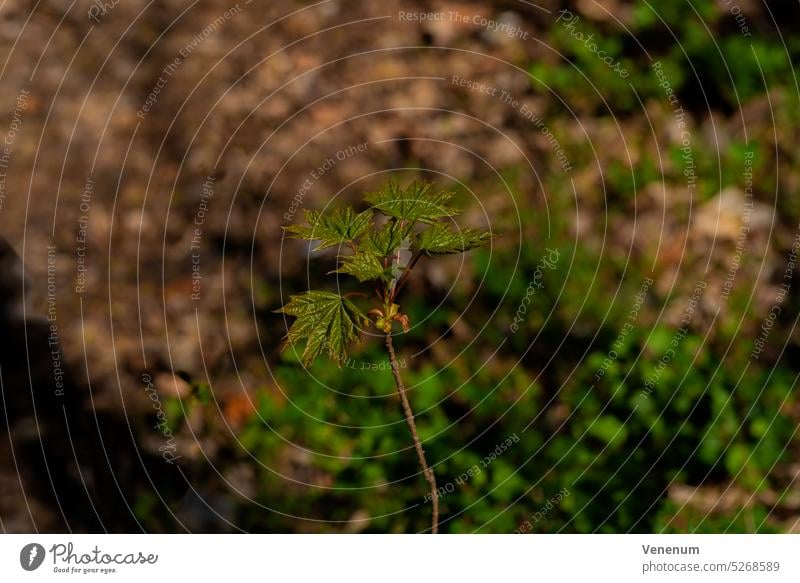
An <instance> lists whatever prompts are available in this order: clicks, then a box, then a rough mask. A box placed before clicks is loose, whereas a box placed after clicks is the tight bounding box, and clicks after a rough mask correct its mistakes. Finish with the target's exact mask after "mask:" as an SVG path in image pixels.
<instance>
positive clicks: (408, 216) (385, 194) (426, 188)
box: [365, 182, 458, 223]
mask: <svg viewBox="0 0 800 583" xmlns="http://www.w3.org/2000/svg"><path fill="white" fill-rule="evenodd" d="M451 198H453V193H452V192H446V191H439V192H434V191H433V189H432V187H431V185H430V184H427V183H423V182H413V183H412V184H410V185H409V186H408V187H406V188H401V187H400V185H399V184H397V183H396V182H389V183H388V184H387V185H386V186H384V187H383V188H382V189H381V190H379V191H377V192H373V193H370V194H368V195H367V196H366V197H365V200H366V201H367V202H368V203H369V204H371V205H373V206H374V207H375V208H376V209H377V210H378V211H380V212H382V213H383V214H385V215H388V216H390V217H394V218H396V219H399V220H401V221H405V222H408V223H415V222H417V221H421V222H423V223H432V222H433V221H435V220H436V219H440V218H443V217H452V216H454V215H456V214H458V209H456V208H454V207H451V206H450V205H449V204H448V203H449V201H450V199H451Z"/></svg>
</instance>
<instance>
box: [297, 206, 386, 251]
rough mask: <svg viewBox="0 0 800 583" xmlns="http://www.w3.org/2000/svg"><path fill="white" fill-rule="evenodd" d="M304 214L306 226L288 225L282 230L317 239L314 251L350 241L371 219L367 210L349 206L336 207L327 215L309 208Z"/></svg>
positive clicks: (311, 239)
mask: <svg viewBox="0 0 800 583" xmlns="http://www.w3.org/2000/svg"><path fill="white" fill-rule="evenodd" d="M305 215H306V221H308V226H299V225H290V226H288V227H284V230H285V231H286V232H287V233H289V234H290V235H292V236H294V237H297V238H299V239H307V240H309V241H314V240H317V241H319V245H317V248H316V249H315V251H319V250H320V249H325V248H327V247H334V246H336V245H341V244H343V243H352V242H353V241H355V240H356V239H358V238H359V237H360V236H361V235H363V234H364V233H365V232H366V231H367V230H368V229H369V227H370V224H371V220H372V213H370V212H369V211H364V212H363V213H356V212H355V211H353V209H352V208H350V207H345V208H344V209H340V208H337V209H335V210H334V211H333V212H332V213H331V214H330V215H327V216H325V215H321V214H320V213H319V212H317V211H309V210H307V211H305Z"/></svg>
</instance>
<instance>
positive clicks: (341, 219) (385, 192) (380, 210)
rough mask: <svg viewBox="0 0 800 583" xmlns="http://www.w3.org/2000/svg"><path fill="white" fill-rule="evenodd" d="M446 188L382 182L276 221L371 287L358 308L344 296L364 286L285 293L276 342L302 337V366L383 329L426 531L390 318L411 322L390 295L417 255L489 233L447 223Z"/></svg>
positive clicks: (468, 244) (442, 251)
mask: <svg viewBox="0 0 800 583" xmlns="http://www.w3.org/2000/svg"><path fill="white" fill-rule="evenodd" d="M453 194H454V193H452V192H445V191H434V190H433V188H432V186H431V185H430V184H428V183H420V182H414V183H412V184H410V185H409V186H408V187H406V188H401V187H400V186H399V185H398V184H397V183H396V182H389V183H388V184H386V185H385V186H384V187H383V188H382V189H380V190H378V191H377V192H373V193H369V194H367V195H366V196H365V197H364V201H365V202H366V204H367V205H369V208H368V209H367V210H365V211H363V212H356V211H355V210H354V209H353V208H352V207H349V206H348V207H345V208H337V209H335V210H333V211H332V212H331V213H329V214H326V215H322V214H320V213H319V212H317V211H310V210H307V211H305V217H306V221H307V222H308V225H292V226H289V227H284V229H285V231H286V233H288V234H289V236H292V237H296V238H300V239H306V240H309V241H315V242H317V245H316V247H315V248H314V251H319V250H321V249H326V248H329V247H337V248H338V251H339V255H338V261H337V263H338V268H337V269H336V270H334V271H332V272H331V273H337V274H346V275H349V276H353V277H354V278H356V279H357V280H358V281H359V283H360V284H363V285H368V286H370V287H372V288H373V290H374V293H375V301H374V304H373V305H372V306H370V308H368V309H366V310H365V311H362V310H361V309H360V308H359V307H358V306H357V305H356V304H355V303H354V301H353V300H351V299H350V298H353V299H355V298H357V297H361V298H364V297H366V298H369V297H372V296H371V295H370V294H365V293H363V292H359V291H354V292H350V293H346V294H344V295H342V294H339V293H334V292H330V291H322V290H310V291H306V292H304V293H302V294H298V295H291V296H290V297H289V303H287V304H286V305H285V306H283V307H282V308H281V309H280V310H278V312H280V313H284V314H287V315H289V316H293V317H295V318H296V319H295V321H294V322H293V323H292V326H291V327H290V328H289V331H288V334H287V336H286V340H285V342H284V344H283V349H285V348H287V347H289V346H295V345H297V344H300V343H304V344H305V346H304V348H303V353H302V362H303V364H304V365H305V366H309V365H310V364H311V363H312V362H314V360H315V359H316V358H317V357H318V356H320V355H322V354H327V355H328V356H329V357H330V358H331V359H332V360H333V361H334V362H336V363H337V364H338V365H339V366H341V363H342V362H343V361H344V360H345V358H346V357H347V347H348V345H350V344H351V343H354V342H360V340H361V333H362V332H364V331H365V330H367V329H369V328H370V327H373V326H374V327H375V328H376V329H377V330H379V331H380V332H381V333H383V335H384V336H385V343H386V349H387V351H388V353H389V361H390V363H391V368H392V374H393V376H394V380H395V384H396V385H397V393H398V395H399V396H400V402H401V403H402V406H403V412H404V414H405V418H406V423H407V424H408V428H409V429H410V430H411V437H412V439H413V441H414V449H415V450H416V452H417V457H418V459H419V463H420V465H421V466H422V473H423V475H424V477H425V479H426V480H427V481H428V483H429V485H430V489H431V502H432V505H433V518H432V527H431V531H432V532H433V533H434V534H435V533H437V532H438V529H439V501H438V496H437V491H436V490H437V489H436V477H435V476H434V473H433V470H432V469H431V468H430V466H429V465H428V462H427V460H426V459H425V451H424V450H423V448H422V444H421V443H420V440H419V435H418V433H417V427H416V424H415V423H414V413H413V412H412V410H411V405H410V404H409V401H408V396H407V395H406V388H405V385H404V384H403V379H402V378H401V376H400V367H399V365H398V361H397V356H396V354H395V350H394V344H393V342H392V334H393V328H394V324H395V322H396V323H398V324H399V325H400V328H401V329H402V331H403V332H404V333H405V332H408V330H409V327H410V325H411V323H410V322H409V319H408V316H407V315H405V314H404V313H403V312H402V311H401V308H400V305H399V304H398V303H397V301H398V294H399V292H400V290H401V289H402V288H403V285H404V284H405V282H406V280H407V278H408V275H409V273H411V270H412V269H413V268H414V266H415V265H416V264H417V262H418V261H419V260H420V259H421V258H422V257H433V256H436V255H449V254H453V253H463V252H464V251H468V250H470V249H473V248H475V247H479V246H481V245H483V244H485V243H486V242H487V241H489V240H490V239H491V237H492V234H491V233H490V232H484V231H479V230H476V229H459V228H458V227H457V226H456V225H455V224H454V223H453V219H452V218H453V217H454V216H455V215H457V214H458V213H459V212H460V211H459V210H458V209H457V208H455V207H454V206H452V205H451V199H452V197H453Z"/></svg>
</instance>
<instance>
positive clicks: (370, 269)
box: [336, 251, 388, 281]
mask: <svg viewBox="0 0 800 583" xmlns="http://www.w3.org/2000/svg"><path fill="white" fill-rule="evenodd" d="M336 273H346V274H348V275H352V276H354V277H356V278H358V281H369V280H371V279H387V278H388V275H387V269H386V268H385V267H384V266H383V265H382V264H381V262H380V261H379V259H378V256H377V255H376V254H375V253H372V252H370V251H358V252H356V253H355V254H354V255H348V256H344V257H342V258H341V266H340V267H339V269H337V270H336Z"/></svg>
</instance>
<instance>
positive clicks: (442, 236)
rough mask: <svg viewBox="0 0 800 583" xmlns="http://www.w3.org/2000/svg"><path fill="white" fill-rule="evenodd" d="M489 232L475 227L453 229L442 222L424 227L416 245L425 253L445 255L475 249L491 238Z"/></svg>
mask: <svg viewBox="0 0 800 583" xmlns="http://www.w3.org/2000/svg"><path fill="white" fill-rule="evenodd" d="M491 237H492V236H491V234H490V233H486V232H481V231H477V230H475V229H464V230H462V231H455V230H452V229H450V228H449V227H448V226H447V225H445V224H444V223H437V224H435V225H433V226H431V227H430V228H428V229H425V230H424V231H422V232H421V233H420V234H419V237H418V238H417V247H418V248H419V250H420V251H422V252H423V253H424V254H425V255H447V254H450V253H463V252H464V251H469V250H470V249H475V248H476V247H480V246H481V245H483V244H484V243H486V242H487V241H488V240H489V239H491Z"/></svg>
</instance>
